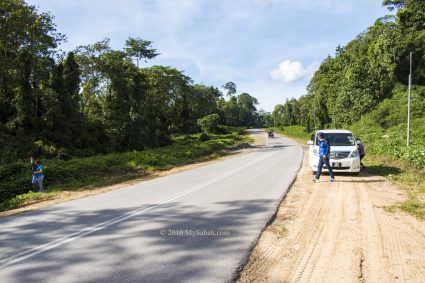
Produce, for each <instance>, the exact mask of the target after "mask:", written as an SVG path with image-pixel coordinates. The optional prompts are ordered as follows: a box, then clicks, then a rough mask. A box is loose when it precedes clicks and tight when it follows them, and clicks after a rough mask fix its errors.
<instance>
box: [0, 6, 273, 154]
mask: <svg viewBox="0 0 425 283" xmlns="http://www.w3.org/2000/svg"><path fill="white" fill-rule="evenodd" d="M0 3H1V4H0V26H1V30H0V149H1V152H0V158H1V161H2V162H8V161H12V160H16V159H20V158H26V157H28V156H30V155H33V154H35V155H37V156H41V157H48V158H61V159H68V158H70V157H73V156H90V155H93V154H98V153H108V152H123V151H131V150H141V149H143V148H145V147H158V146H163V145H166V144H169V143H170V135H172V134H175V133H193V132H197V131H200V126H201V125H202V123H201V124H200V123H198V120H199V119H201V118H204V117H205V116H208V115H214V116H212V117H213V118H214V117H216V115H218V119H217V123H219V124H224V125H229V126H254V125H260V126H261V125H262V124H263V123H264V119H265V117H266V116H267V113H265V112H257V109H256V105H257V104H258V102H257V100H256V99H255V98H254V97H252V96H251V95H249V94H248V93H241V94H239V95H237V94H236V93H237V90H236V85H235V84H234V83H233V82H231V81H230V82H228V83H226V84H224V85H223V86H222V87H221V89H222V90H223V91H220V89H219V88H217V87H214V86H206V85H202V84H196V83H194V82H193V80H192V79H191V78H190V77H189V76H187V75H185V74H184V72H183V71H180V70H177V69H175V68H173V67H169V66H153V67H140V66H141V65H143V63H144V62H146V61H147V60H149V59H152V58H154V57H156V56H160V55H159V52H158V51H157V50H155V49H154V48H153V47H152V46H153V43H152V42H151V41H148V40H144V39H141V38H138V37H136V38H128V40H127V41H126V42H125V43H124V48H123V49H122V50H114V49H112V48H111V46H110V44H109V39H104V40H102V41H100V42H95V43H93V44H90V45H86V46H78V47H76V48H75V50H73V51H72V52H67V53H65V52H62V51H60V49H59V47H60V44H61V43H62V42H64V40H66V38H65V36H64V35H63V34H61V33H59V32H58V31H57V30H56V26H55V24H54V22H53V16H52V15H50V14H49V13H40V12H38V10H37V8H36V7H34V6H31V5H28V4H26V3H25V2H24V1H23V0H1V1H0ZM223 93H224V94H223ZM226 97H227V98H226ZM207 120H208V119H207ZM210 120H211V119H210ZM213 120H214V119H213ZM204 121H205V119H204Z"/></svg>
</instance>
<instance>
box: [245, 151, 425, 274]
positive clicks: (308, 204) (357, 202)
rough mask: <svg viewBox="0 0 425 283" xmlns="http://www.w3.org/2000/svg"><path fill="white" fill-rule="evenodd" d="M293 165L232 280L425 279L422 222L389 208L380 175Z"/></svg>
mask: <svg viewBox="0 0 425 283" xmlns="http://www.w3.org/2000/svg"><path fill="white" fill-rule="evenodd" d="M304 152H305V154H304V161H303V166H302V169H301V171H300V172H299V174H298V176H297V180H296V181H295V183H294V185H293V187H292V188H291V190H290V192H289V193H288V195H287V197H286V198H285V200H284V201H283V202H282V204H281V206H280V208H279V210H278V212H277V215H276V219H275V220H274V221H273V222H272V223H271V224H270V225H269V226H268V227H267V228H266V229H265V231H264V232H263V233H262V235H261V237H260V239H259V242H258V243H257V245H256V246H255V247H254V249H253V251H252V254H251V256H250V258H249V260H248V263H247V265H246V266H245V268H244V269H243V270H242V272H241V274H240V278H239V282H425V222H421V221H418V220H417V219H415V218H414V217H413V216H411V215H409V214H407V213H404V212H402V211H399V210H397V209H394V208H392V207H393V206H394V205H396V204H397V203H399V202H401V201H403V200H404V199H405V198H406V196H405V193H404V192H403V190H401V189H400V188H397V187H396V186H395V185H392V184H391V183H389V182H387V181H386V180H385V178H383V177H379V176H373V175H370V174H367V173H363V172H362V173H361V174H360V176H348V175H343V176H341V175H337V176H336V180H337V182H336V183H329V182H328V180H329V176H328V175H324V176H322V177H321V182H320V183H318V184H313V183H312V179H313V175H312V172H311V171H310V168H309V167H308V156H307V152H306V151H304Z"/></svg>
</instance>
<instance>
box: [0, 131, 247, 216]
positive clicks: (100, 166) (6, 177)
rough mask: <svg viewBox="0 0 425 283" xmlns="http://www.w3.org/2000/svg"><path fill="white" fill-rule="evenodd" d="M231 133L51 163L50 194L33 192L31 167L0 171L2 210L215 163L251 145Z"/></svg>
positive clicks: (48, 169) (20, 164)
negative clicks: (63, 193) (186, 166)
mask: <svg viewBox="0 0 425 283" xmlns="http://www.w3.org/2000/svg"><path fill="white" fill-rule="evenodd" d="M221 131H222V132H223V131H226V132H227V133H221V134H193V135H173V136H172V137H171V140H172V145H169V146H164V147H159V148H151V149H145V150H143V151H135V152H133V151H132V152H125V153H111V154H104V155H97V156H92V157H81V158H73V159H70V160H58V159H47V160H45V161H44V163H45V165H46V175H47V176H48V179H47V192H46V193H36V192H33V191H29V190H28V188H30V187H31V185H30V181H29V180H30V179H29V176H30V174H31V171H30V169H29V165H28V163H25V162H18V163H14V164H10V165H7V166H2V167H1V168H0V176H1V178H2V182H1V184H0V197H1V199H0V200H1V202H0V211H4V210H9V209H13V208H18V207H21V206H25V205H28V204H31V203H34V202H39V201H43V200H47V199H51V198H54V197H55V196H56V194H57V193H58V192H61V191H73V190H82V189H84V190H87V189H94V188H97V187H100V186H106V185H112V184H116V183H119V182H123V181H127V180H131V179H135V178H140V177H143V176H146V175H150V174H152V173H154V172H156V171H161V170H167V169H171V168H173V167H175V166H179V165H184V164H189V163H193V162H199V161H204V160H209V159H214V158H217V157H220V156H223V155H225V154H227V153H229V151H230V150H232V149H234V148H237V147H238V146H239V145H241V144H245V143H248V142H250V140H249V137H248V136H244V135H242V129H241V128H229V127H227V128H226V129H223V128H221Z"/></svg>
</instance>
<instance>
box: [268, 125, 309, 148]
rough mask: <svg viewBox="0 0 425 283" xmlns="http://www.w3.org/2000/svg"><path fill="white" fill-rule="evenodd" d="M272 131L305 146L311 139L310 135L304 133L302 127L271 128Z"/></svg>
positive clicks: (304, 130) (304, 129)
mask: <svg viewBox="0 0 425 283" xmlns="http://www.w3.org/2000/svg"><path fill="white" fill-rule="evenodd" d="M272 129H273V131H275V132H276V133H279V134H282V135H284V136H287V137H290V138H292V139H294V140H296V141H297V142H298V143H300V144H306V143H307V141H308V140H310V138H311V133H308V132H307V131H306V128H305V127H303V126H297V125H295V126H287V127H281V128H277V127H274V128H272Z"/></svg>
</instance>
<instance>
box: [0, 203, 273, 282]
mask: <svg viewBox="0 0 425 283" xmlns="http://www.w3.org/2000/svg"><path fill="white" fill-rule="evenodd" d="M270 202H271V200H269V199H260V200H255V201H253V200H247V201H226V202H219V203H213V204H209V205H208V207H202V206H198V205H195V204H193V205H182V204H181V203H179V202H174V203H168V204H164V205H161V206H159V207H156V208H155V209H153V210H151V211H148V212H146V213H143V214H140V215H134V216H132V217H131V218H128V219H126V220H125V221H122V222H118V223H116V224H113V225H110V226H108V227H105V228H104V229H101V230H99V231H96V232H93V233H91V234H88V235H85V236H84V237H81V238H78V239H76V240H75V241H73V242H71V243H67V244H63V245H60V246H58V247H56V248H53V249H51V250H48V251H45V252H42V253H40V254H38V255H35V256H34V257H31V258H29V259H26V260H25V261H23V262H20V263H17V265H18V268H17V269H16V271H14V274H13V279H14V281H15V282H34V281H37V282H38V281H49V280H51V279H52V278H54V277H55V274H66V275H67V278H68V279H72V278H73V279H75V280H76V281H84V282H109V281H116V280H121V279H125V280H127V281H129V282H130V281H139V282H140V281H149V282H154V281H175V279H178V281H190V280H193V278H197V277H198V276H205V274H206V273H208V269H207V268H206V267H207V266H208V264H212V263H216V264H217V263H220V262H221V264H223V262H226V258H227V257H229V256H231V255H234V253H235V252H238V250H239V249H240V247H241V245H240V244H241V243H242V242H244V240H245V241H246V239H247V237H248V239H249V237H250V236H249V232H255V231H257V229H258V225H257V227H255V225H251V224H252V223H253V222H255V221H256V219H257V217H256V215H257V214H259V213H262V212H264V211H266V210H269V209H270ZM136 209H139V208H138V207H132V208H128V209H106V210H98V211H92V212H79V211H63V210H61V209H60V208H59V209H55V210H53V209H48V210H47V211H36V212H28V213H24V214H21V215H18V216H11V217H6V218H2V219H1V221H0V226H3V227H4V225H5V224H7V223H9V222H13V221H15V220H16V218H17V217H19V218H21V219H22V218H24V219H25V218H27V219H33V221H29V223H27V224H25V225H21V226H18V227H13V225H10V226H11V227H12V228H9V229H6V231H5V230H3V231H1V232H0V251H1V253H0V254H1V258H0V261H1V260H4V259H5V258H7V257H10V256H12V255H14V254H17V253H19V252H22V251H25V250H28V249H30V248H32V247H35V246H40V245H42V244H45V243H47V242H51V241H54V240H56V239H58V238H61V237H64V236H67V235H71V234H72V233H75V232H78V231H81V230H84V229H86V228H88V227H93V226H95V225H97V224H99V223H103V222H105V221H109V220H111V219H114V218H117V217H120V216H123V215H125V214H128V213H131V212H132V211H134V210H136ZM45 214H48V215H45ZM43 216H48V217H47V218H48V219H49V220H48V221H37V219H41V218H42V217H43ZM257 221H261V223H263V222H264V219H262V220H257ZM258 223H260V222H258ZM259 225H260V224H259ZM261 225H262V224H261ZM253 226H254V227H253ZM8 227H9V225H8ZM197 230H199V231H202V232H204V231H207V232H210V231H215V232H219V231H221V232H223V233H225V234H224V235H205V236H192V235H187V233H188V232H187V231H195V232H196V231H197ZM164 231H165V234H164ZM173 231H184V232H182V233H183V234H182V235H173V234H172V233H175V232H173ZM251 235H252V234H251ZM81 247H84V248H81ZM94 255H96V256H94ZM207 258H211V261H206V259H207ZM99 259H100V262H98V263H97V264H96V265H95V266H97V267H98V268H99V266H101V267H102V272H99V271H98V270H96V268H94V269H93V270H91V269H90V268H88V266H89V265H90V264H92V263H93V262H94V260H99ZM27 261H31V262H30V263H29V264H24V265H22V266H19V265H21V264H22V263H26V262H27ZM76 265H77V266H86V267H87V271H84V272H86V273H84V272H83V273H82V274H83V277H78V278H77V277H73V273H72V270H77V267H76ZM10 267H14V266H13V265H12V266H10ZM8 268H9V267H5V268H4V269H1V268H0V276H2V275H1V274H2V273H3V272H6V271H7V269H8ZM170 268H171V269H172V271H170V270H169V269H170ZM161 270H162V272H161ZM70 271H71V272H70ZM79 275H81V274H79ZM85 276H87V278H84V277H85ZM200 278H201V277H200ZM204 278H205V277H204Z"/></svg>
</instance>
